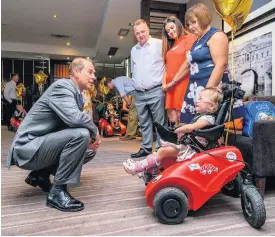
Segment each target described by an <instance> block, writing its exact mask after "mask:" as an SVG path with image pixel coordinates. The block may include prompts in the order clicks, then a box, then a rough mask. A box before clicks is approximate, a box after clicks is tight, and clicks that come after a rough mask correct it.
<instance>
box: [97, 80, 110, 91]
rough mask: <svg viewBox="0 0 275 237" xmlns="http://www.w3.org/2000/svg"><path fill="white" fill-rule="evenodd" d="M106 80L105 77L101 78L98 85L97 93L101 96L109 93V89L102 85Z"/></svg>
mask: <svg viewBox="0 0 275 237" xmlns="http://www.w3.org/2000/svg"><path fill="white" fill-rule="evenodd" d="M105 80H106V77H103V78H102V79H101V81H100V83H99V85H98V88H99V92H100V93H101V94H102V95H107V94H108V93H109V90H110V89H109V87H108V86H105V85H104V81H105Z"/></svg>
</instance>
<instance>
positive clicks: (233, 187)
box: [221, 175, 243, 198]
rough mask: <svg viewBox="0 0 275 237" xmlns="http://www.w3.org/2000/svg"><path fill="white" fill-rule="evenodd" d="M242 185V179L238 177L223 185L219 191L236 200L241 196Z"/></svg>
mask: <svg viewBox="0 0 275 237" xmlns="http://www.w3.org/2000/svg"><path fill="white" fill-rule="evenodd" d="M242 183H243V178H242V177H241V176H240V175H238V176H237V177H236V179H234V180H233V181H231V182H229V183H227V184H226V185H224V186H223V188H222V190H221V191H222V193H223V194H224V195H226V196H229V197H235V198H238V197H240V195H241V186H242Z"/></svg>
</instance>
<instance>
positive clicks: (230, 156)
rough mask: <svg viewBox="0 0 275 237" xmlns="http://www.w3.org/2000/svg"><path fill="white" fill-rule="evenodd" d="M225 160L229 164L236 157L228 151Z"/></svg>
mask: <svg viewBox="0 0 275 237" xmlns="http://www.w3.org/2000/svg"><path fill="white" fill-rule="evenodd" d="M226 159H227V160H229V161H230V162H234V161H235V160H237V155H236V154H235V153H234V152H232V151H229V152H227V154H226Z"/></svg>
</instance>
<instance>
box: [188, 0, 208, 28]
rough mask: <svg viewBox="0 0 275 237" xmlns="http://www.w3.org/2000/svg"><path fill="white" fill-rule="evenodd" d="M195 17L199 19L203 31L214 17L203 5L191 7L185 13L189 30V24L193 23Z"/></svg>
mask: <svg viewBox="0 0 275 237" xmlns="http://www.w3.org/2000/svg"><path fill="white" fill-rule="evenodd" d="M195 17H196V18H197V19H198V22H199V25H200V28H201V30H205V29H206V28H207V27H208V26H209V25H210V24H211V21H212V16H211V13H210V10H209V8H208V7H207V6H206V5H204V4H202V3H198V4H196V5H194V6H192V7H190V8H189V9H188V10H187V12H186V13H185V26H186V28H189V27H188V25H189V24H188V22H190V21H192V20H193V19H194V18H195Z"/></svg>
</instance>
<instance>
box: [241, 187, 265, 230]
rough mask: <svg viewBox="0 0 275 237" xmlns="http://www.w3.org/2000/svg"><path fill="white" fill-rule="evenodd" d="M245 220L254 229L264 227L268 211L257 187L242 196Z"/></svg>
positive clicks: (247, 189)
mask: <svg viewBox="0 0 275 237" xmlns="http://www.w3.org/2000/svg"><path fill="white" fill-rule="evenodd" d="M241 203H242V210H243V214H244V218H245V219H246V221H247V222H248V223H249V225H251V226H252V227H254V228H256V229H258V228H260V227H261V226H263V225H264V223H265V219H266V211H265V205H264V201H263V199H262V197H261V195H260V194H259V192H258V191H257V189H256V188H255V187H249V188H246V189H245V190H244V193H243V195H242V196H241Z"/></svg>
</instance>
